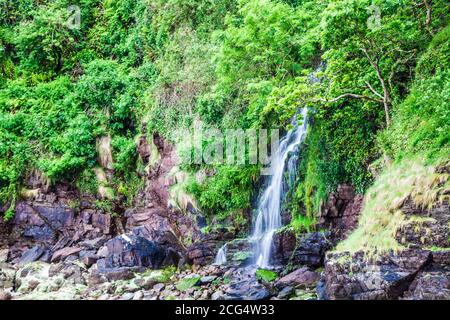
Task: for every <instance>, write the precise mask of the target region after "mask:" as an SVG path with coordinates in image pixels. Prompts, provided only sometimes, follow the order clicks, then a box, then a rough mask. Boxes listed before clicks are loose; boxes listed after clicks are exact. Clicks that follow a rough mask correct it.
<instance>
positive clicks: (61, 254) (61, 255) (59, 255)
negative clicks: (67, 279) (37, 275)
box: [51, 247, 81, 262]
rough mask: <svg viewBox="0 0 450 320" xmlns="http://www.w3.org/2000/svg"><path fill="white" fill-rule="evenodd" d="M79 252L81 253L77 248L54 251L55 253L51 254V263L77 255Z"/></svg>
mask: <svg viewBox="0 0 450 320" xmlns="http://www.w3.org/2000/svg"><path fill="white" fill-rule="evenodd" d="M80 251H81V248H79V247H65V248H62V249H60V250H58V251H56V252H55V253H53V256H52V259H51V262H58V261H61V260H64V259H65V258H67V257H68V256H71V255H74V254H77V253H78V252H80Z"/></svg>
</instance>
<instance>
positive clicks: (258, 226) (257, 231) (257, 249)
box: [251, 108, 307, 268]
mask: <svg viewBox="0 0 450 320" xmlns="http://www.w3.org/2000/svg"><path fill="white" fill-rule="evenodd" d="M306 117H307V109H306V108H304V109H302V110H301V111H300V116H298V118H300V119H301V124H298V123H297V119H295V120H294V123H293V125H294V128H293V129H292V130H290V131H289V132H288V133H287V134H286V136H285V137H284V138H283V139H282V140H281V141H280V146H279V149H278V151H277V152H276V153H275V154H274V155H273V157H272V168H273V175H272V176H271V177H270V179H269V183H268V185H267V187H266V189H265V190H264V192H263V193H262V196H261V197H260V200H259V203H258V207H257V208H258V209H257V215H256V219H255V223H254V229H253V234H252V236H251V239H252V241H254V242H255V246H254V257H255V263H256V265H257V266H259V267H262V268H265V267H268V266H269V261H270V254H271V247H272V240H273V234H274V232H275V231H276V230H277V229H279V228H280V227H281V226H282V223H281V205H282V201H283V199H284V196H285V195H286V192H287V191H288V190H285V189H286V185H288V186H289V185H291V183H287V184H286V183H284V181H285V174H286V173H287V178H288V180H293V179H295V171H296V170H297V168H296V166H295V163H296V158H297V157H298V147H299V145H300V144H301V143H302V142H303V141H304V139H305V137H306V131H307V118H306ZM291 182H292V181H291Z"/></svg>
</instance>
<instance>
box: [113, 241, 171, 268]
mask: <svg viewBox="0 0 450 320" xmlns="http://www.w3.org/2000/svg"><path fill="white" fill-rule="evenodd" d="M106 246H107V248H108V254H107V256H106V258H105V267H106V268H120V267H150V268H152V269H159V268H162V267H165V266H168V265H176V264H177V263H178V261H179V259H180V256H179V255H178V253H177V252H176V251H174V250H173V249H172V248H166V247H163V246H161V245H159V244H156V243H154V242H152V241H150V240H147V239H146V238H143V237H139V236H136V235H133V234H123V235H121V236H118V237H115V238H113V239H111V240H109V241H108V242H107V243H106Z"/></svg>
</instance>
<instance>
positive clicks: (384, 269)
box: [321, 198, 450, 300]
mask: <svg viewBox="0 0 450 320" xmlns="http://www.w3.org/2000/svg"><path fill="white" fill-rule="evenodd" d="M400 210H401V211H402V212H403V214H404V215H405V217H406V218H405V222H404V223H403V224H402V225H401V226H399V228H398V230H397V232H396V235H395V237H396V239H397V241H398V243H399V244H401V245H402V246H403V248H404V249H403V250H401V251H399V252H388V253H378V254H375V255H372V256H368V255H366V254H364V253H363V252H356V253H354V254H351V253H348V252H343V253H335V252H330V253H328V254H327V255H326V259H325V270H324V278H323V280H322V284H323V287H322V290H321V294H322V297H323V298H326V299H375V300H378V299H383V300H384V299H391V300H392V299H393V300H397V299H411V300H414V299H446V300H448V299H450V250H449V248H448V244H449V243H448V241H449V221H450V220H449V215H450V207H449V204H448V202H447V201H443V202H437V203H434V204H433V205H432V206H431V207H429V208H423V207H421V206H417V205H415V203H414V201H413V200H412V199H411V198H408V199H406V200H405V201H404V202H403V204H402V205H401V206H400Z"/></svg>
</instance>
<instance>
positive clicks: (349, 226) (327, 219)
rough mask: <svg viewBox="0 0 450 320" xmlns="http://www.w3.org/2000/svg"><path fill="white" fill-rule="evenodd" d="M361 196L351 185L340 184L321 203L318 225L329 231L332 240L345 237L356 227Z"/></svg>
mask: <svg viewBox="0 0 450 320" xmlns="http://www.w3.org/2000/svg"><path fill="white" fill-rule="evenodd" d="M362 203H363V196H362V195H357V194H356V193H355V190H354V188H353V187H352V186H350V185H346V184H342V185H339V186H338V187H337V190H336V192H332V193H330V194H329V196H328V199H327V201H326V202H325V203H323V204H322V205H321V208H320V219H319V227H320V228H325V229H327V230H330V231H331V236H332V238H333V239H334V240H342V239H345V238H346V237H347V236H348V234H349V233H350V232H351V231H352V230H354V229H355V228H356V227H357V224H358V218H359V215H360V213H361V209H362Z"/></svg>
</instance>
